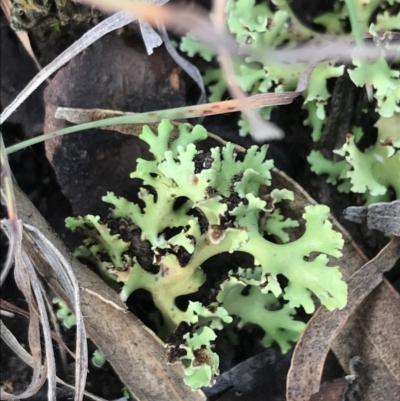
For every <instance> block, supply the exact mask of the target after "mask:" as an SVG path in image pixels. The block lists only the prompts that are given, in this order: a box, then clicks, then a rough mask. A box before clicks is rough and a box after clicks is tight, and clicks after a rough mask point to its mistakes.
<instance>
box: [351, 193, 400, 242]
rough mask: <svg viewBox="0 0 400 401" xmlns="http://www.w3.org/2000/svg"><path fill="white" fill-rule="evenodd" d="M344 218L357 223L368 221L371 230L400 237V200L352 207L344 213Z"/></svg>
mask: <svg viewBox="0 0 400 401" xmlns="http://www.w3.org/2000/svg"><path fill="white" fill-rule="evenodd" d="M343 217H344V218H345V219H347V220H349V221H353V222H355V223H364V222H365V221H366V222H367V225H368V228H369V229H370V230H379V231H382V232H384V233H388V234H392V235H397V236H400V200H396V201H393V202H382V203H373V204H372V205H369V206H351V207H348V208H346V209H345V210H344V211H343Z"/></svg>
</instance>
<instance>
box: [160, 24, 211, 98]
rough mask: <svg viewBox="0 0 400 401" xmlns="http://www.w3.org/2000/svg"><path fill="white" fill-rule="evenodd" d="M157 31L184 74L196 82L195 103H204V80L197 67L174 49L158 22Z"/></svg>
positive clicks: (162, 26) (165, 31)
mask: <svg viewBox="0 0 400 401" xmlns="http://www.w3.org/2000/svg"><path fill="white" fill-rule="evenodd" d="M158 31H159V33H160V35H161V38H162V40H163V42H164V45H165V48H166V49H167V51H168V53H169V55H170V56H171V57H172V58H173V59H174V61H175V62H176V63H177V64H178V65H179V66H180V67H181V68H182V70H183V71H185V72H186V74H188V75H189V77H190V78H192V79H193V81H194V82H195V83H196V85H197V86H198V87H199V89H200V96H199V99H198V100H197V104H202V103H206V101H207V98H206V88H205V87H204V82H203V78H202V76H201V74H200V71H199V69H198V68H197V67H196V66H195V65H194V64H192V63H191V62H190V61H188V60H186V59H185V58H183V57H182V56H181V55H180V54H179V53H178V52H177V51H176V49H175V47H174V46H172V43H171V40H170V38H169V36H168V32H167V30H166V29H165V26H164V25H162V24H158Z"/></svg>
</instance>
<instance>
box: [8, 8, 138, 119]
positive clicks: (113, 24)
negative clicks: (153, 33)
mask: <svg viewBox="0 0 400 401" xmlns="http://www.w3.org/2000/svg"><path fill="white" fill-rule="evenodd" d="M135 19H136V18H135V17H133V16H132V15H131V14H127V13H124V12H119V13H117V14H114V15H112V16H111V17H109V18H107V19H105V20H104V21H102V22H100V24H98V25H96V26H95V27H94V28H92V29H91V30H90V31H89V32H87V33H85V34H84V35H83V36H82V37H81V38H80V39H79V40H77V41H76V42H75V43H74V44H73V45H72V46H70V47H69V48H68V49H67V50H65V51H64V52H63V53H61V54H60V55H59V56H58V57H56V58H55V59H54V60H53V61H52V62H51V63H50V64H49V65H47V66H46V67H44V68H43V69H42V70H41V71H40V72H39V73H38V74H37V75H36V76H35V77H34V78H33V79H32V81H31V82H29V84H28V85H27V86H26V87H25V88H24V89H23V91H22V92H21V93H20V94H19V95H18V96H17V97H16V98H15V100H14V101H13V102H12V103H11V104H10V105H9V106H7V107H6V108H5V109H4V111H3V112H2V113H1V116H0V125H1V124H3V123H4V122H5V121H6V120H7V118H8V117H10V115H11V114H12V113H13V112H14V111H15V110H16V109H17V108H18V106H20V105H21V104H22V103H23V102H24V101H25V99H26V98H27V97H28V96H29V95H30V94H31V93H32V92H33V91H34V90H35V89H36V88H37V87H38V86H39V85H41V84H42V83H43V82H44V81H45V80H46V79H47V78H49V77H50V76H51V74H53V73H54V72H56V71H57V70H58V69H59V68H61V67H62V66H63V65H64V64H66V63H67V62H68V61H70V60H71V59H72V58H74V57H75V56H76V55H77V54H79V53H81V52H82V51H83V50H85V49H86V48H87V47H88V46H90V45H91V44H92V43H94V42H96V41H97V40H98V39H100V38H101V37H103V36H104V35H106V34H107V33H109V32H112V31H114V30H116V29H118V28H121V27H123V26H125V25H128V24H129V23H131V22H133V21H135Z"/></svg>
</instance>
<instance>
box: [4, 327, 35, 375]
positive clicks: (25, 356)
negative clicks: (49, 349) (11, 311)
mask: <svg viewBox="0 0 400 401" xmlns="http://www.w3.org/2000/svg"><path fill="white" fill-rule="evenodd" d="M0 333H1V339H2V340H3V341H4V342H5V343H6V344H7V345H8V346H9V347H10V348H11V349H12V350H13V351H14V352H15V354H16V355H17V356H18V357H19V358H20V359H21V360H22V361H24V362H25V363H26V364H27V365H28V366H31V367H33V366H34V362H33V358H32V355H30V354H29V352H28V351H27V350H26V349H25V348H24V347H23V346H22V345H21V344H20V343H19V342H18V340H17V339H16V338H15V336H14V334H13V333H11V331H10V330H8V328H7V326H6V325H5V324H4V323H3V321H2V320H0Z"/></svg>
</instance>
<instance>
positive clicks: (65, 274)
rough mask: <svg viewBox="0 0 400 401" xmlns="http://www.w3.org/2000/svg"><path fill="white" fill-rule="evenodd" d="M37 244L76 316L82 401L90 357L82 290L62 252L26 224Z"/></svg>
mask: <svg viewBox="0 0 400 401" xmlns="http://www.w3.org/2000/svg"><path fill="white" fill-rule="evenodd" d="M24 228H26V229H27V230H28V232H29V234H30V235H31V236H32V238H33V240H34V241H35V244H36V245H37V246H38V248H39V249H40V250H41V252H42V253H43V255H44V256H45V258H46V259H47V260H48V261H49V263H50V264H51V266H52V267H53V269H54V271H55V272H56V274H57V275H58V277H59V279H60V282H61V284H62V286H63V288H64V290H65V292H66V294H67V296H68V298H69V302H70V304H71V305H72V307H73V311H74V313H75V316H76V327H77V334H76V352H75V355H76V367H75V386H76V393H75V400H76V401H78V400H82V399H83V394H84V391H85V383H86V375H87V367H88V355H87V338H86V330H85V326H84V322H83V316H82V311H81V301H80V290H79V283H78V280H77V278H76V276H75V274H74V272H73V270H72V268H71V265H70V263H68V261H67V260H66V259H65V258H64V256H63V255H62V254H61V253H60V251H59V250H58V249H57V248H56V247H55V246H54V245H53V244H52V243H51V242H50V241H49V240H48V239H47V238H46V237H45V235H43V234H42V233H41V232H40V230H38V229H37V228H36V227H34V226H32V225H29V224H24Z"/></svg>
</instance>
